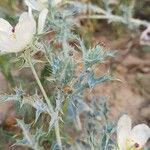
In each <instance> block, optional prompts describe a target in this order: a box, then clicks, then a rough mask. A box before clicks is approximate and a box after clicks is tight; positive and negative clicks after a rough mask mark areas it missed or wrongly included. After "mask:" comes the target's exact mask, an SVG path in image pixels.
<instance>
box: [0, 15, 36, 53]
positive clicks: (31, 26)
mask: <svg viewBox="0 0 150 150" xmlns="http://www.w3.org/2000/svg"><path fill="white" fill-rule="evenodd" d="M35 32H36V23H35V20H34V19H33V17H32V16H30V15H29V14H28V13H27V12H24V13H22V15H21V16H20V18H19V22H18V24H17V25H16V26H15V27H12V26H11V25H10V24H9V22H7V21H6V20H4V19H3V18H0V53H13V52H19V51H21V50H23V49H25V47H26V46H27V45H28V44H30V43H31V41H32V39H33V36H34V34H35Z"/></svg>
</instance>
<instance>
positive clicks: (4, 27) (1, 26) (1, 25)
mask: <svg viewBox="0 0 150 150" xmlns="http://www.w3.org/2000/svg"><path fill="white" fill-rule="evenodd" d="M11 30H12V26H11V25H10V24H9V22H8V21H6V20H5V19H3V18H0V31H4V32H7V33H9V32H11Z"/></svg>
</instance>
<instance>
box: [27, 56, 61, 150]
mask: <svg viewBox="0 0 150 150" xmlns="http://www.w3.org/2000/svg"><path fill="white" fill-rule="evenodd" d="M28 62H29V65H30V68H31V70H32V73H33V75H34V77H35V79H36V81H37V84H38V86H39V88H40V90H41V92H42V94H43V96H44V98H45V100H46V102H47V104H48V106H49V109H50V111H51V113H54V109H53V106H52V104H51V102H50V100H49V98H48V96H47V94H46V92H45V90H44V88H43V85H42V83H41V81H40V79H39V77H38V75H37V73H36V70H35V68H34V66H33V64H32V61H31V58H30V54H29V55H28ZM54 128H55V134H56V139H57V144H58V146H59V149H60V150H62V143H61V138H60V131H59V120H57V121H56V122H55V125H54Z"/></svg>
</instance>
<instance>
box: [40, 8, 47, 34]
mask: <svg viewBox="0 0 150 150" xmlns="http://www.w3.org/2000/svg"><path fill="white" fill-rule="evenodd" d="M47 14H48V9H46V8H45V9H43V10H42V11H41V13H40V14H39V18H38V34H41V33H42V32H43V29H44V26H45V22H46V17H47Z"/></svg>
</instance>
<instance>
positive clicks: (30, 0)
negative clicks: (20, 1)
mask: <svg viewBox="0 0 150 150" xmlns="http://www.w3.org/2000/svg"><path fill="white" fill-rule="evenodd" d="M25 3H26V5H27V6H28V7H30V8H32V9H35V10H38V11H41V10H42V9H44V8H47V6H48V5H47V1H46V0H45V1H41V0H37V1H35V0H25Z"/></svg>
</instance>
